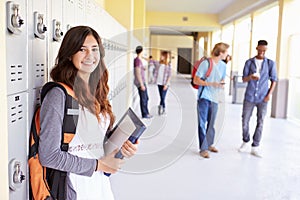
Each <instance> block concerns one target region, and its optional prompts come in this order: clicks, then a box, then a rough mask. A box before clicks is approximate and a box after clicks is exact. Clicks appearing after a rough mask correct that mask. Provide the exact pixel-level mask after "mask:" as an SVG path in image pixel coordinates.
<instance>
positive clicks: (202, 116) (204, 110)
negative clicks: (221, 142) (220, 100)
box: [197, 99, 218, 151]
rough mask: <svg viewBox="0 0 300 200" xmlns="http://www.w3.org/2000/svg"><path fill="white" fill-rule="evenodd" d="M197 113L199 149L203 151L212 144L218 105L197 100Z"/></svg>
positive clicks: (205, 100)
mask: <svg viewBox="0 0 300 200" xmlns="http://www.w3.org/2000/svg"><path fill="white" fill-rule="evenodd" d="M197 111H198V138H199V149H200V151H204V150H208V147H210V146H212V144H213V143H214V138H215V128H214V126H215V120H216V116H217V112H218V104H217V103H214V102H211V101H209V100H207V99H198V104H197Z"/></svg>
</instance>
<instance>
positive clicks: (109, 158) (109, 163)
mask: <svg viewBox="0 0 300 200" xmlns="http://www.w3.org/2000/svg"><path fill="white" fill-rule="evenodd" d="M118 151H119V150H118V149H115V150H114V151H113V152H111V153H110V154H108V155H106V156H104V157H102V158H101V159H99V160H98V166H97V171H100V170H101V171H103V172H106V173H111V174H114V173H116V172H117V171H118V170H119V169H120V168H121V165H122V164H123V163H124V162H125V161H124V160H123V159H120V158H115V155H116V154H117V153H118Z"/></svg>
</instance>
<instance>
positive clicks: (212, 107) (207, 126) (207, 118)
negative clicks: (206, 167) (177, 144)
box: [193, 42, 229, 158]
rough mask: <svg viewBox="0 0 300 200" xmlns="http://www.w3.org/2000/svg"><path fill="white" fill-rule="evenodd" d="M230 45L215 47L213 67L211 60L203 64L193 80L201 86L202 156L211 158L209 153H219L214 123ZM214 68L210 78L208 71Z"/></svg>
mask: <svg viewBox="0 0 300 200" xmlns="http://www.w3.org/2000/svg"><path fill="white" fill-rule="evenodd" d="M228 48H229V45H228V44H226V43H223V42H221V43H218V44H216V45H215V46H214V48H213V50H212V52H211V57H210V58H209V59H210V60H211V64H212V66H210V62H209V60H206V61H203V62H201V64H200V65H199V67H198V70H197V72H196V75H195V77H194V79H193V82H194V84H196V85H199V86H200V87H199V89H198V102H197V113H198V138H199V150H200V156H202V157H204V158H209V153H208V151H211V152H214V153H217V152H218V150H217V149H216V147H214V146H213V143H214V136H215V128H214V123H215V119H216V115H217V111H218V101H219V99H218V96H219V92H220V91H219V90H221V89H224V86H223V85H224V79H225V76H226V64H225V63H224V62H223V61H222V60H223V59H225V58H226V56H227V54H228ZM209 67H212V69H211V72H210V74H209V76H207V71H208V70H209Z"/></svg>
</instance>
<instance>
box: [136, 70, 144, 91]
mask: <svg viewBox="0 0 300 200" xmlns="http://www.w3.org/2000/svg"><path fill="white" fill-rule="evenodd" d="M134 73H135V76H136V78H137V80H138V82H139V83H140V87H141V89H142V90H145V86H144V82H143V79H142V75H141V68H140V67H134Z"/></svg>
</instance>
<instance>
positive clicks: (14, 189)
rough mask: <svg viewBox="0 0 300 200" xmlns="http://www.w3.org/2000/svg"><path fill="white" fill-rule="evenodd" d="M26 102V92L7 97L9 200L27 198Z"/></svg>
mask: <svg viewBox="0 0 300 200" xmlns="http://www.w3.org/2000/svg"><path fill="white" fill-rule="evenodd" d="M27 102H28V94H27V92H23V93H18V94H15V95H10V96H8V97H7V103H8V147H9V150H8V159H9V187H10V194H9V196H10V199H24V197H26V196H27V184H26V183H27V178H28V176H27V150H28V145H27V144H28V140H27V130H28V126H27ZM18 166H19V167H18Z"/></svg>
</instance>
